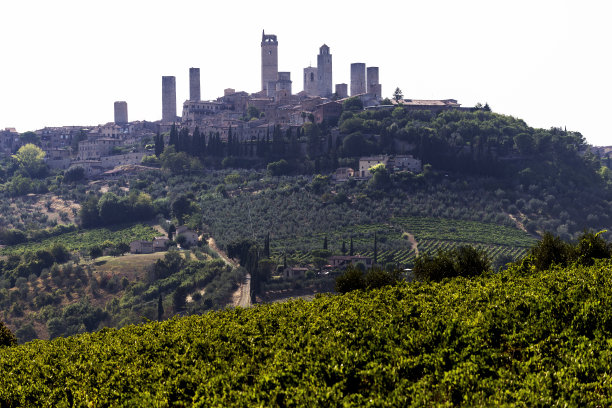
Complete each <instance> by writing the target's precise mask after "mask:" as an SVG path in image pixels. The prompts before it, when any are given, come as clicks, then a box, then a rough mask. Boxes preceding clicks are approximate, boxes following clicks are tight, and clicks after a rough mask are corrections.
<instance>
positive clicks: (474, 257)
mask: <svg viewBox="0 0 612 408" xmlns="http://www.w3.org/2000/svg"><path fill="white" fill-rule="evenodd" d="M490 268H491V261H490V260H489V258H488V256H487V254H486V253H485V252H484V251H480V250H477V249H475V248H473V247H471V246H469V245H463V246H460V247H458V248H455V249H451V250H446V251H445V250H441V251H438V253H437V255H436V256H434V257H432V256H431V255H428V254H423V255H419V256H418V257H417V258H416V259H415V261H414V269H413V270H414V276H415V277H416V278H417V279H420V280H431V281H439V280H441V279H444V278H452V277H455V276H463V277H474V276H478V275H481V274H482V273H484V272H486V271H488V270H489V269H490Z"/></svg>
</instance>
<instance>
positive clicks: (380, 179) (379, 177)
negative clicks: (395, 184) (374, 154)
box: [369, 163, 391, 190]
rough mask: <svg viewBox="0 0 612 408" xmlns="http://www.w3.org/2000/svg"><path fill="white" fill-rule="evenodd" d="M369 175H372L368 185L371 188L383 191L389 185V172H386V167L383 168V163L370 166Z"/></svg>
mask: <svg viewBox="0 0 612 408" xmlns="http://www.w3.org/2000/svg"><path fill="white" fill-rule="evenodd" d="M370 173H371V174H372V178H371V179H370V181H369V184H370V186H372V187H373V188H377V189H381V190H384V189H386V188H387V187H389V185H390V184H391V177H390V176H389V171H388V170H387V166H385V165H384V164H383V163H379V164H377V165H376V166H372V167H371V168H370Z"/></svg>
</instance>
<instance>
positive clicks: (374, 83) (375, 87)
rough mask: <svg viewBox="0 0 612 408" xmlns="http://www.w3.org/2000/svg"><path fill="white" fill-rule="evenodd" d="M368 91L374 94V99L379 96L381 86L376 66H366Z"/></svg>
mask: <svg viewBox="0 0 612 408" xmlns="http://www.w3.org/2000/svg"><path fill="white" fill-rule="evenodd" d="M367 73H368V78H367V80H368V93H369V94H372V95H374V97H375V98H376V99H380V98H381V95H380V94H381V92H382V89H381V86H380V83H379V82H378V67H368V69H367Z"/></svg>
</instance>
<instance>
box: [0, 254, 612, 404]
mask: <svg viewBox="0 0 612 408" xmlns="http://www.w3.org/2000/svg"><path fill="white" fill-rule="evenodd" d="M611 272H612V263H611V262H610V261H608V262H605V263H604V262H602V263H598V264H596V265H595V266H593V267H570V268H566V269H559V268H557V269H553V270H549V271H545V272H542V273H529V272H525V271H523V272H521V270H520V269H519V268H516V267H515V268H511V269H509V270H507V271H505V272H502V273H500V274H496V275H489V276H481V277H479V278H475V279H471V280H468V279H462V278H459V279H452V280H445V281H443V282H441V283H416V284H410V285H407V284H406V285H403V286H398V287H388V288H385V289H382V290H375V291H372V292H367V293H363V292H353V293H349V294H346V295H342V296H322V297H318V298H317V299H315V300H314V301H312V302H304V301H290V302H286V303H280V304H271V305H264V306H260V307H256V308H251V309H235V310H226V311H221V312H212V313H208V314H205V315H202V316H190V317H186V318H180V319H178V318H177V319H173V320H170V321H167V322H164V323H148V324H144V325H139V326H128V327H125V328H123V329H120V330H114V329H104V330H102V331H100V332H97V333H91V334H83V335H78V336H74V337H69V338H58V339H55V340H53V341H50V342H45V341H34V342H30V343H27V344H24V345H21V346H16V347H11V348H5V349H0V405H2V406H17V405H32V404H43V405H48V406H68V405H73V404H74V405H86V404H89V405H92V406H104V405H121V404H123V405H125V406H135V405H138V406H143V405H145V406H152V405H155V406H168V405H171V404H176V405H191V404H194V405H197V406H339V405H351V406H419V407H420V406H431V405H465V406H474V405H477V406H496V405H501V404H517V405H522V406H551V405H570V406H579V405H580V406H589V405H593V406H595V405H598V406H610V405H611V404H612V389H611V388H610V386H609V382H610V372H611V370H612V353H610V346H611V343H610V340H609V337H610V335H612V295H611V293H612V292H611V291H610V289H611V287H612V274H611Z"/></svg>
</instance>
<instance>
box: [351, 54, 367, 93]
mask: <svg viewBox="0 0 612 408" xmlns="http://www.w3.org/2000/svg"><path fill="white" fill-rule="evenodd" d="M364 93H366V66H365V64H364V63H363V62H356V63H354V64H351V96H355V95H359V94H364Z"/></svg>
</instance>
